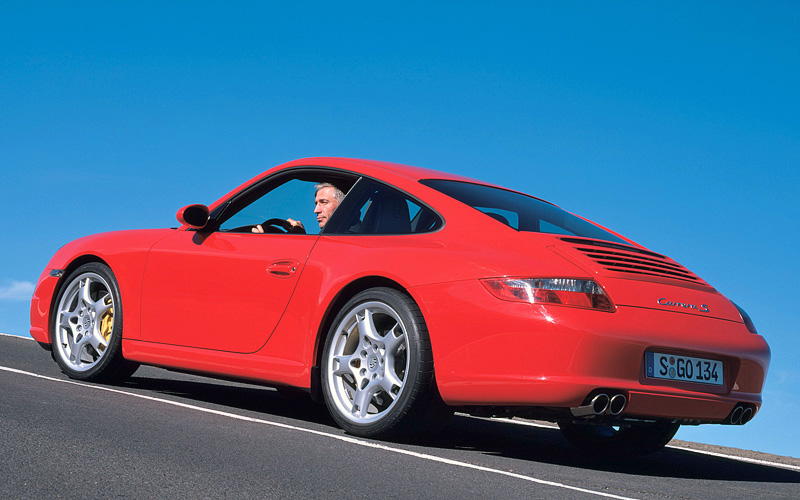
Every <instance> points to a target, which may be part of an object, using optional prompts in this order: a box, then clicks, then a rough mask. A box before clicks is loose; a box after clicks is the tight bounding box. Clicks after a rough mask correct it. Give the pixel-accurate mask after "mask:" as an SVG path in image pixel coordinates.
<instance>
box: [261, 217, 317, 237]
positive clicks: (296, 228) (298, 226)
mask: <svg viewBox="0 0 800 500" xmlns="http://www.w3.org/2000/svg"><path fill="white" fill-rule="evenodd" d="M286 222H288V223H289V224H291V225H292V227H291V228H290V229H289V232H290V233H292V234H306V228H305V227H303V223H302V222H300V221H299V220H294V219H286ZM250 231H251V232H253V233H263V232H264V228H263V227H261V224H258V225H256V227H254V228H252V229H251V230H250Z"/></svg>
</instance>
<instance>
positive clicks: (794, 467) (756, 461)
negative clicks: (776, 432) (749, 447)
mask: <svg viewBox="0 0 800 500" xmlns="http://www.w3.org/2000/svg"><path fill="white" fill-rule="evenodd" d="M667 448H672V449H675V450H681V451H690V452H692V453H699V454H701V455H710V456H712V457H718V458H729V459H731V460H739V461H740V462H747V463H751V464H756V465H766V466H769V467H780V468H781V469H789V470H794V471H798V472H800V467H798V466H797V465H791V464H782V463H779V462H768V461H767V460H759V459H757V458H747V457H734V456H731V455H725V454H724V453H717V452H715V451H705V450H695V449H694V448H686V447H683V446H675V445H667Z"/></svg>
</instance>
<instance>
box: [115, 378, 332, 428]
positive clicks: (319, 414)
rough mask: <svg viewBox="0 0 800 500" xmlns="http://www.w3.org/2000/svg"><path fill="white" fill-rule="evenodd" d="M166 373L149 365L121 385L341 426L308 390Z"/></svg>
mask: <svg viewBox="0 0 800 500" xmlns="http://www.w3.org/2000/svg"><path fill="white" fill-rule="evenodd" d="M150 370H159V372H157V373H156V374H155V375H154V376H151V373H153V372H151V371H150ZM142 372H145V373H142ZM163 373H165V372H164V371H163V370H161V369H159V368H151V367H146V368H144V369H140V370H139V371H137V372H136V373H135V374H134V375H133V377H131V378H130V379H128V380H127V381H126V382H124V383H123V384H122V385H123V386H124V387H126V388H128V389H136V390H142V391H148V392H149V391H153V392H157V393H160V394H163V395H169V396H175V397H178V398H183V399H189V400H192V401H196V402H198V403H206V404H207V405H214V406H215V408H214V409H216V410H222V411H225V408H229V409H238V410H243V411H246V412H252V413H253V414H251V415H248V416H249V417H256V418H258V414H263V415H264V417H267V416H270V415H271V416H279V417H284V418H290V419H297V420H301V421H305V422H313V423H315V424H320V425H324V426H328V427H331V428H334V429H338V427H336V424H335V423H334V421H333V419H332V418H331V416H330V414H328V411H327V409H326V408H325V405H321V404H317V403H314V402H313V401H311V398H310V396H309V395H308V394H306V393H304V392H303V391H300V390H292V389H288V388H287V389H286V390H282V391H278V390H275V389H272V388H270V387H263V386H259V385H253V384H246V383H240V382H228V381H225V380H217V379H213V378H206V377H202V376H195V375H187V374H182V373H171V374H170V375H169V377H170V378H164V376H163Z"/></svg>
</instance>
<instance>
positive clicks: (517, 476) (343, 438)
mask: <svg viewBox="0 0 800 500" xmlns="http://www.w3.org/2000/svg"><path fill="white" fill-rule="evenodd" d="M0 370H1V371H6V372H11V373H16V374H19V375H26V376H29V377H34V378H39V379H44V380H49V381H51V382H60V383H64V384H71V385H77V386H81V387H87V388H89V389H97V390H101V391H107V392H113V393H115V394H124V395H126V396H132V397H135V398H140V399H145V400H148V401H155V402H158V403H165V404H168V405H173V406H178V407H180V408H186V409H190V410H196V411H200V412H203V413H210V414H213V415H219V416H222V417H227V418H233V419H236V420H243V421H246V422H253V423H257V424H264V425H270V426H273V427H279V428H282V429H287V430H293V431H299V432H305V433H308V434H314V435H316V436H322V437H327V438H332V439H336V440H338V441H344V442H346V443H351V444H355V445H357V446H364V447H366V448H375V449H378V450H383V451H388V452H392V453H397V454H400V455H407V456H411V457H415V458H420V459H423V460H429V461H432V462H439V463H443V464H447V465H453V466H456V467H463V468H465V469H473V470H478V471H482V472H489V473H492V474H499V475H502V476H507V477H512V478H514V479H521V480H523V481H529V482H532V483H536V484H541V485H544V486H553V487H556V488H564V489H568V490H572V491H579V492H581V493H587V494H589V495H597V496H601V497H606V498H616V499H619V500H636V499H633V498H630V497H623V496H620V495H613V494H610V493H604V492H601V491H593V490H588V489H585V488H579V487H577V486H570V485H568V484H563V483H557V482H554V481H546V480H544V479H538V478H535V477H531V476H526V475H523V474H517V473H514V472H509V471H504V470H499V469H492V468H490V467H484V466H481V465H475V464H470V463H467V462H459V461H457V460H452V459H449V458H441V457H437V456H434V455H428V454H425V453H419V452H415V451H409V450H403V449H400V448H392V447H390V446H386V445H383V444H378V443H370V442H368V441H363V440H361V439H357V438H353V437H350V436H342V435H337V434H330V433H327V432H322V431H317V430H313V429H305V428H303V427H296V426H294V425H288V424H282V423H279V422H271V421H269V420H263V419H259V418H253V417H245V416H243V415H237V414H235V413H229V412H225V411H220V410H212V409H210V408H203V407H201V406H194V405H190V404H187V403H180V402H178V401H170V400H168V399H162V398H156V397H153V396H146V395H143V394H136V393H133V392H127V391H122V390H119V389H112V388H110V387H103V386H97V385H91V384H86V383H82V382H75V381H72V380H63V379H58V378H53V377H47V376H44V375H39V374H37V373H31V372H26V371H23V370H17V369H15V368H9V367H5V366H0Z"/></svg>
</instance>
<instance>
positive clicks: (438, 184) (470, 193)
mask: <svg viewBox="0 0 800 500" xmlns="http://www.w3.org/2000/svg"><path fill="white" fill-rule="evenodd" d="M420 182H421V183H422V184H424V185H426V186H428V187H431V188H433V189H435V190H437V191H440V192H442V193H444V194H446V195H447V196H450V197H451V198H455V199H456V200H458V201H460V202H461V203H465V204H467V205H469V206H471V207H472V208H474V209H476V210H479V211H480V212H483V213H484V214H486V215H488V216H489V217H492V218H493V219H495V220H498V221H500V222H502V223H503V224H505V225H507V226H509V227H511V228H514V229H516V230H517V231H531V232H535V233H551V234H564V235H568V236H579V237H583V238H592V239H597V240H605V241H613V242H615V243H625V244H627V242H626V241H624V240H622V239H620V238H618V237H617V236H614V235H613V234H611V233H609V232H608V231H605V230H603V229H601V228H599V227H597V226H595V225H594V224H592V223H590V222H587V221H585V220H583V219H581V218H580V217H576V216H574V215H572V214H571V213H569V212H567V211H565V210H562V209H560V208H558V207H557V206H555V205H553V204H551V203H548V202H546V201H542V200H539V199H537V198H534V197H532V196H527V195H524V194H520V193H515V192H513V191H507V190H505V189H500V188H494V187H490V186H484V185H481V184H472V183H470V182H461V181H447V180H440V179H425V180H421V181H420Z"/></svg>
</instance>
